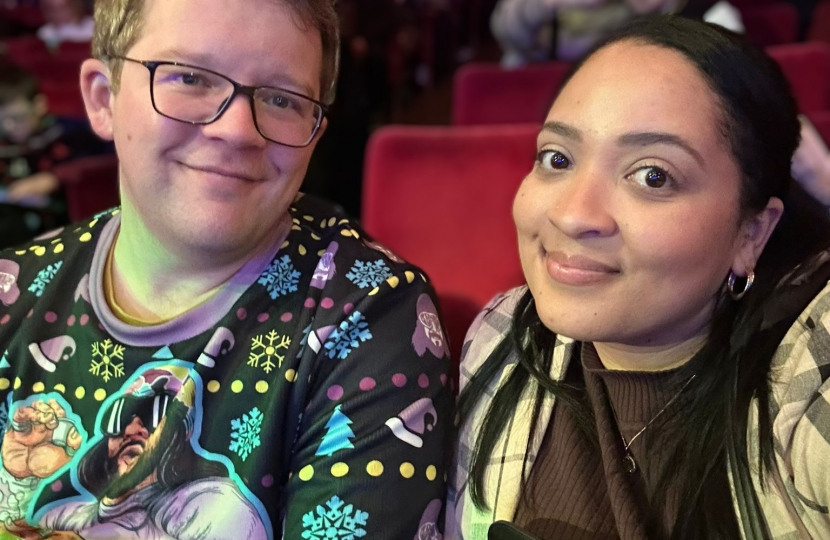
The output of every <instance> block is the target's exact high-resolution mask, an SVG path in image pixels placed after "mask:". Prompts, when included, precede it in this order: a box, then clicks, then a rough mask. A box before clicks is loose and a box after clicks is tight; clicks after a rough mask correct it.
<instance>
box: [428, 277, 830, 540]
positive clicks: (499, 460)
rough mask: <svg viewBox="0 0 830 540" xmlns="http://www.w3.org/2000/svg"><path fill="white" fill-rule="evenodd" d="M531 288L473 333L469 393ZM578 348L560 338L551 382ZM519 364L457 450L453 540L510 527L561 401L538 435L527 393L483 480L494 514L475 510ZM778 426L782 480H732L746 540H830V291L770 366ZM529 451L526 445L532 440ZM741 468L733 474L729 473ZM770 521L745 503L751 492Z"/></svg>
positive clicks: (490, 312) (481, 408)
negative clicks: (504, 392)
mask: <svg viewBox="0 0 830 540" xmlns="http://www.w3.org/2000/svg"><path fill="white" fill-rule="evenodd" d="M525 290H526V287H519V288H516V289H513V290H511V291H509V292H507V293H505V294H502V295H499V296H497V297H496V298H495V299H493V300H492V301H491V302H490V304H489V305H488V306H487V307H486V308H485V309H484V310H483V311H482V312H481V313H480V314H479V316H478V317H477V318H476V320H475V321H474V322H473V325H472V327H471V328H470V330H469V332H468V333H467V338H466V340H465V343H464V349H463V353H462V362H461V389H462V390H463V389H464V387H465V386H466V384H467V383H469V381H470V379H471V377H472V376H473V374H475V373H476V371H478V369H479V368H480V367H481V366H482V364H483V363H484V361H485V360H486V359H487V357H488V356H489V355H490V353H492V351H493V350H494V349H495V347H496V345H498V343H499V342H500V341H501V340H502V339H504V337H505V336H506V335H507V333H508V331H509V329H510V321H511V317H512V314H513V310H514V309H515V306H516V304H517V302H518V300H519V298H521V296H522V294H523V293H524V292H525ZM573 349H574V341H573V340H571V339H568V338H565V337H558V338H557V341H556V345H555V346H554V352H553V362H552V365H551V370H550V376H551V378H553V379H554V380H561V379H562V378H563V377H564V375H565V371H566V369H567V366H568V362H569V361H570V360H571V358H572V356H573ZM516 363H517V358H516V357H515V355H511V356H510V357H509V358H508V359H507V361H506V362H505V364H504V367H503V369H502V371H501V373H500V375H499V376H497V377H494V379H493V381H492V382H491V383H490V386H489V388H488V390H487V393H486V395H487V398H486V399H483V400H481V402H480V403H479V404H477V405H476V407H475V409H474V410H473V412H472V416H471V418H470V420H469V421H468V422H466V423H465V425H464V426H463V427H462V429H461V431H460V433H459V438H458V445H457V448H456V450H455V459H454V464H453V473H452V476H451V478H450V481H449V491H448V495H447V521H446V527H445V535H444V538H445V540H461V539H463V540H486V539H487V530H488V528H489V526H490V524H491V523H493V522H494V521H499V520H507V521H512V519H513V516H514V514H515V511H516V507H517V503H518V500H519V496H520V490H521V487H522V464H523V462H524V461H525V460H527V462H528V466H527V468H526V470H525V477H527V475H528V474H529V473H530V470H531V468H532V467H533V463H534V461H535V458H536V455H537V453H538V450H539V447H540V445H541V443H542V439H543V437H544V434H545V430H546V429H547V425H548V422H549V421H550V417H551V414H552V412H553V406H554V399H553V398H552V397H551V396H549V395H548V397H546V398H545V399H544V402H543V404H542V409H541V414H540V417H539V422H538V428H537V430H536V432H535V433H533V434H531V433H530V420H531V417H532V414H531V413H532V410H533V405H534V395H535V390H536V389H535V385H533V384H529V385H528V387H527V388H526V389H525V391H524V393H523V394H522V397H521V399H520V401H519V403H518V405H517V407H516V413H515V414H514V416H513V418H512V420H511V421H510V423H509V424H508V426H507V429H505V430H504V433H502V435H501V438H500V440H499V441H498V443H497V444H496V446H495V448H496V449H497V451H496V452H495V453H494V454H493V455H492V456H491V457H490V459H489V461H488V466H487V470H486V472H485V481H484V483H485V497H486V500H487V503H488V506H489V508H490V510H481V509H479V508H477V507H476V506H475V505H474V504H473V502H472V498H471V496H470V493H469V489H468V488H469V484H468V483H469V470H470V466H471V456H472V445H473V444H474V441H475V436H474V434H476V433H478V431H479V430H480V429H481V426H482V423H483V420H484V415H485V414H486V413H487V410H488V408H489V406H490V400H491V399H492V397H493V395H494V394H495V392H496V391H497V389H498V388H499V387H500V386H501V385H502V384H503V383H504V382H505V381H506V380H507V377H508V376H509V375H510V373H511V371H512V370H513V369H514V368H515V367H516ZM771 380H772V387H771V390H772V394H771V402H772V404H771V409H772V410H771V419H772V422H773V424H772V425H773V436H774V445H775V454H776V455H775V457H776V465H777V469H778V470H777V471H773V474H771V475H765V480H766V485H764V486H761V482H760V479H759V475H758V471H757V470H752V471H751V476H752V480H753V485H752V486H748V485H743V484H742V483H741V482H740V481H739V480H738V479H736V477H735V475H733V474H731V471H730V476H729V480H730V485H731V488H732V499H733V503H734V507H735V511H736V515H737V517H738V523H739V525H740V527H741V533H742V537H743V538H744V539H754V538H763V537H771V538H773V539H775V540H790V539H793V540H795V539H799V538H812V539H815V540H818V539H824V538H830V511H828V505H830V286H827V287H825V288H824V289H823V290H822V291H821V293H820V294H818V295H817V296H816V297H815V298H814V299H813V301H812V302H811V303H810V304H809V306H808V307H807V308H806V309H805V310H804V311H803V312H802V313H801V315H800V316H799V317H798V319H797V321H796V322H795V323H794V324H793V325H792V327H791V328H790V329H789V331H788V332H787V334H786V336H785V337H784V339H783V340H782V342H781V345H780V346H779V347H778V349H777V350H776V353H775V357H774V359H773V363H772V377H771ZM756 419H757V403H755V404H753V407H752V408H751V410H750V422H749V424H750V433H749V437H748V440H749V441H750V443H749V457H750V463H758V459H757V456H758V444H757V441H758V437H757V421H756ZM531 436H532V440H531V444H528V441H529V440H530V439H531ZM730 466H731V467H734V464H730ZM753 491H754V494H755V496H756V497H757V498H758V501H759V502H760V507H761V510H762V512H763V516H756V515H753V514H752V512H751V508H752V506H751V505H749V504H748V503H747V501H749V500H751V497H752V495H753V493H752V492H753Z"/></svg>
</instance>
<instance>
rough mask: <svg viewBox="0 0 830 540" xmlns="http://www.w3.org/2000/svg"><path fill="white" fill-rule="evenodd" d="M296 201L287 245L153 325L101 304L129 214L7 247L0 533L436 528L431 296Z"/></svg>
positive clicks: (442, 360) (348, 537)
mask: <svg viewBox="0 0 830 540" xmlns="http://www.w3.org/2000/svg"><path fill="white" fill-rule="evenodd" d="M290 213H291V217H292V219H293V227H292V230H291V232H290V233H289V234H288V236H287V238H286V239H285V241H284V242H283V243H282V245H281V246H275V248H274V250H273V252H272V253H267V254H265V255H263V256H260V257H258V258H255V259H253V260H251V261H249V262H247V263H246V264H245V266H244V267H243V268H242V269H241V270H240V271H239V272H238V273H237V274H236V275H235V276H234V277H233V278H232V279H231V280H230V281H229V282H228V283H227V284H226V285H224V286H223V287H222V288H221V290H220V291H219V292H218V293H217V294H216V295H214V296H213V297H212V298H211V299H210V300H208V301H207V302H205V303H204V304H202V305H200V306H198V307H196V308H194V309H192V310H190V311H188V312H187V313H185V314H183V315H181V316H179V317H177V318H175V319H173V320H170V321H167V322H165V323H162V324H158V325H153V326H144V327H136V326H130V325H128V324H127V323H124V322H122V321H121V320H120V319H118V318H116V317H115V316H114V315H113V313H112V311H111V310H110V308H109V306H108V304H107V302H106V300H105V298H104V292H103V291H104V289H103V274H104V268H105V263H106V258H107V254H108V252H109V249H110V247H111V245H112V242H113V241H114V238H115V237H116V234H117V231H118V227H119V226H120V216H119V215H118V214H119V210H118V209H115V210H111V211H108V212H105V213H104V214H101V215H99V216H96V218H95V219H92V220H91V221H89V222H88V223H83V224H82V225H81V226H79V227H69V228H66V229H65V230H62V231H57V232H55V233H52V234H50V235H48V236H47V237H45V238H44V237H41V238H40V239H38V240H36V241H34V242H33V243H31V244H29V245H25V246H22V247H20V248H17V249H16V250H7V251H0V354H2V356H1V357H0V426H1V427H2V432H0V441H2V445H1V447H0V450H2V452H0V531H3V530H5V531H6V532H5V534H7V535H8V534H10V533H11V534H16V535H19V536H21V537H26V538H30V537H34V538H37V537H39V535H40V536H43V537H45V536H48V535H49V534H52V533H54V534H56V536H60V537H61V538H83V539H86V540H93V539H107V540H111V539H116V538H117V539H122V538H136V539H139V538H140V539H145V538H146V539H149V538H152V539H173V538H174V539H180V540H185V539H187V540H190V539H194V540H195V539H203V540H206V539H242V538H250V539H255V540H260V539H261V540H265V539H272V538H287V539H292V540H293V539H299V538H302V539H322V538H325V539H329V540H353V539H358V538H363V537H366V538H371V539H373V540H383V539H389V540H393V539H394V540H402V539H410V538H412V539H414V540H439V539H440V538H441V535H440V533H439V531H438V527H437V526H436V523H439V522H440V518H439V515H440V514H441V513H442V510H443V508H442V506H443V497H444V495H443V494H444V489H445V487H444V486H445V467H444V455H445V450H444V449H445V448H446V447H447V445H448V444H449V443H450V441H449V440H448V437H449V436H450V434H451V429H452V418H451V415H452V412H451V406H452V398H451V391H450V383H449V381H448V380H447V377H448V373H449V357H448V348H447V343H446V339H445V333H444V331H443V330H442V325H441V322H440V319H439V316H438V312H437V309H436V304H435V297H434V293H433V290H432V288H431V286H430V285H429V283H428V281H427V279H426V277H425V276H424V275H423V274H422V273H421V272H420V271H419V270H418V269H417V268H416V267H414V266H411V265H409V264H407V263H405V262H404V261H402V260H401V259H399V258H398V257H396V256H395V255H394V254H393V253H391V252H389V251H388V250H387V249H385V248H383V247H382V246H380V245H378V244H375V243H374V242H372V241H371V240H370V239H369V238H368V237H367V236H366V234H364V232H363V231H362V230H361V229H360V228H359V227H358V226H357V225H356V224H355V223H353V222H351V221H350V220H349V219H347V218H345V217H343V216H342V215H340V214H338V213H337V212H336V211H335V210H334V209H333V208H331V207H330V206H328V205H325V204H323V203H321V202H319V201H315V200H312V199H310V198H307V197H300V198H298V199H297V200H296V201H295V202H294V204H293V206H292V207H291V209H290ZM1 536H2V533H0V537H1Z"/></svg>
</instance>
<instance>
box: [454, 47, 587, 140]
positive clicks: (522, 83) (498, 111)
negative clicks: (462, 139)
mask: <svg viewBox="0 0 830 540" xmlns="http://www.w3.org/2000/svg"><path fill="white" fill-rule="evenodd" d="M570 70H571V65H570V64H568V63H566V62H548V63H545V64H538V65H533V66H528V67H526V68H522V69H516V70H509V71H508V70H504V69H502V68H501V67H500V66H499V65H498V64H483V63H481V64H467V65H466V66H464V67H462V68H461V69H459V70H458V72H457V73H456V75H455V78H454V80H453V104H452V123H453V124H454V125H458V126H465V125H466V126H469V125H481V124H518V123H525V122H527V123H541V122H543V121H544V120H545V117H546V116H547V113H548V109H550V106H551V104H552V103H553V99H554V97H556V94H557V92H559V89H560V87H561V86H562V83H563V81H564V80H565V77H566V76H567V75H568V73H569V72H570Z"/></svg>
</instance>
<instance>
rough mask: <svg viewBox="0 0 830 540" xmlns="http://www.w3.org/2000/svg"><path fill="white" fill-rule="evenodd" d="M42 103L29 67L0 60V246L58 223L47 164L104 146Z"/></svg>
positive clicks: (60, 214) (56, 193) (59, 206)
mask: <svg viewBox="0 0 830 540" xmlns="http://www.w3.org/2000/svg"><path fill="white" fill-rule="evenodd" d="M47 108H48V107H47V102H46V98H45V97H44V96H43V95H42V94H40V93H38V87H37V81H36V80H35V78H34V77H33V76H32V75H31V74H30V73H28V72H27V71H25V70H23V69H21V68H19V67H17V66H14V65H12V64H5V63H4V64H0V248H3V247H9V246H11V245H14V244H17V243H20V242H23V241H24V240H28V239H30V238H32V237H34V236H36V235H38V234H40V233H43V232H46V231H47V230H50V229H54V228H56V227H58V226H59V225H63V224H64V223H65V222H66V220H67V217H66V208H65V204H64V201H63V197H62V194H61V191H60V184H59V182H58V179H57V178H56V177H55V175H54V174H53V173H52V169H53V168H54V167H55V166H56V165H58V164H60V163H65V162H67V161H71V160H73V159H78V158H80V157H84V156H88V155H93V154H98V153H101V152H103V151H105V150H106V149H108V148H109V145H107V144H105V143H104V142H103V141H101V139H99V138H98V137H96V136H95V135H94V134H93V133H92V132H91V130H89V128H88V127H87V128H73V129H67V128H66V127H65V126H64V125H63V124H61V123H60V122H58V121H57V120H56V119H55V118H54V117H53V116H51V115H49V114H48V111H47Z"/></svg>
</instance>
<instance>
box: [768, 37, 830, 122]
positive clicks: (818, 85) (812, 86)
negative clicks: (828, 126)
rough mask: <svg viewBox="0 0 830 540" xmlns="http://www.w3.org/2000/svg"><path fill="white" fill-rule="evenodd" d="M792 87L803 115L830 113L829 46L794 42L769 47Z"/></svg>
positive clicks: (770, 53) (769, 51)
mask: <svg viewBox="0 0 830 540" xmlns="http://www.w3.org/2000/svg"><path fill="white" fill-rule="evenodd" d="M767 53H768V54H769V55H770V56H771V57H772V58H773V59H775V61H776V62H778V65H780V66H781V69H782V71H783V72H784V74H785V75H786V76H787V79H788V80H789V81H790V85H791V86H792V90H793V95H794V96H795V99H796V101H797V102H798V108H799V110H801V112H805V113H809V112H812V111H824V110H830V45H828V44H825V43H810V42H808V43H794V44H790V45H779V46H777V47H769V48H767Z"/></svg>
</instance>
